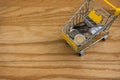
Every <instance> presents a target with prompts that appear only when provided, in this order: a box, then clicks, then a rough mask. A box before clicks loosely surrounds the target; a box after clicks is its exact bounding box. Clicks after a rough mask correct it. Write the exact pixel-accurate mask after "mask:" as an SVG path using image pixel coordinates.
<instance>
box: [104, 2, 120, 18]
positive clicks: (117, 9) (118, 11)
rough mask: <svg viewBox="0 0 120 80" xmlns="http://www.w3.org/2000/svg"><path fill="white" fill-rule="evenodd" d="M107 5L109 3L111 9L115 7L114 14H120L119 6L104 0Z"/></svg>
mask: <svg viewBox="0 0 120 80" xmlns="http://www.w3.org/2000/svg"><path fill="white" fill-rule="evenodd" d="M104 1H105V2H106V3H107V4H108V5H110V6H111V7H112V8H113V9H115V14H114V15H115V16H119V15H120V8H117V7H116V6H114V5H113V4H112V3H110V2H109V1H108V0H104Z"/></svg>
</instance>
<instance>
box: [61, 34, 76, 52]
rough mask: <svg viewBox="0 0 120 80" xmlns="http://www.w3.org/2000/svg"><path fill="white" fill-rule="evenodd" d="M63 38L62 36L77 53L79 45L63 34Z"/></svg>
mask: <svg viewBox="0 0 120 80" xmlns="http://www.w3.org/2000/svg"><path fill="white" fill-rule="evenodd" d="M61 36H62V38H63V39H64V40H66V41H67V42H68V43H69V44H70V46H71V47H72V48H73V49H74V50H75V51H77V50H78V47H77V45H76V44H75V43H74V42H73V41H72V40H71V39H70V38H69V37H68V36H67V35H66V34H64V33H62V34H61Z"/></svg>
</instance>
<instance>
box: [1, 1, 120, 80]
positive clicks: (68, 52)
mask: <svg viewBox="0 0 120 80" xmlns="http://www.w3.org/2000/svg"><path fill="white" fill-rule="evenodd" d="M82 1H83V0H0V80H81V79H91V80H96V79H118V80H120V18H118V19H117V20H116V21H115V23H114V24H113V25H112V27H111V29H110V37H109V39H108V40H107V41H106V42H103V41H101V42H99V43H97V44H96V45H94V46H93V47H91V48H90V49H88V50H87V52H86V53H85V54H84V55H83V56H82V57H79V56H78V55H77V54H76V53H75V52H74V51H73V50H72V49H71V48H70V47H68V46H66V44H65V42H64V40H63V39H62V38H61V36H60V33H61V28H62V27H63V25H64V24H65V23H66V22H67V20H68V19H69V18H70V16H72V14H73V13H74V12H75V10H76V9H77V8H78V7H79V6H80V4H81V3H82ZM112 1H113V3H115V4H117V5H119V4H120V1H118V0H112ZM106 8H107V7H106Z"/></svg>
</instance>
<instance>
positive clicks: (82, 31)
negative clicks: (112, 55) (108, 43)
mask: <svg viewBox="0 0 120 80" xmlns="http://www.w3.org/2000/svg"><path fill="white" fill-rule="evenodd" d="M104 2H106V3H107V4H108V5H109V6H111V7H112V8H113V9H114V10H115V12H114V13H110V12H108V11H107V10H105V9H104V8H103V7H101V6H99V4H97V2H96V1H95V0H85V1H84V2H83V4H82V5H81V7H80V8H79V9H78V10H77V11H76V12H75V14H74V15H73V16H72V17H71V18H70V20H69V21H68V22H67V23H66V25H65V26H64V27H63V29H62V38H63V39H64V40H65V41H66V42H67V44H69V45H70V46H71V47H72V48H73V49H74V50H75V51H76V52H77V53H79V55H82V54H83V53H84V52H85V50H86V49H88V48H89V47H91V46H92V45H94V44H96V43H97V42H99V41H100V40H106V39H107V38H108V37H109V28H110V26H111V25H112V23H113V22H114V21H115V19H116V18H117V17H118V16H119V15H120V8H117V7H115V6H114V5H113V4H112V3H110V2H109V1H108V0H104Z"/></svg>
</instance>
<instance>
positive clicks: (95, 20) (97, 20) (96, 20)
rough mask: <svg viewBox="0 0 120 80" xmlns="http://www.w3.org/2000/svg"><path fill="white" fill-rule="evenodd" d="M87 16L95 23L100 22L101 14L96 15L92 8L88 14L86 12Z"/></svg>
mask: <svg viewBox="0 0 120 80" xmlns="http://www.w3.org/2000/svg"><path fill="white" fill-rule="evenodd" d="M88 16H89V18H90V19H92V20H93V21H94V22H95V23H100V22H101V21H102V16H101V15H97V14H96V11H95V10H92V11H91V12H90V13H89V14H88Z"/></svg>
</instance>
